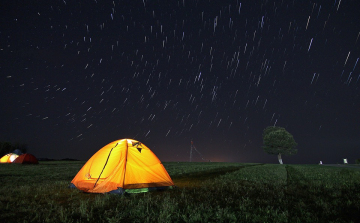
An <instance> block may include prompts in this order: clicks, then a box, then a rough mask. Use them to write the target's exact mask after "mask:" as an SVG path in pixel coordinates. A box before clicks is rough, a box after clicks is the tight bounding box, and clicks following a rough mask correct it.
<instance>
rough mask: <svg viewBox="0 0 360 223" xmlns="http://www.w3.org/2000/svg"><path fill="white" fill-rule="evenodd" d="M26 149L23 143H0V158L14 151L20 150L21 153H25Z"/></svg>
mask: <svg viewBox="0 0 360 223" xmlns="http://www.w3.org/2000/svg"><path fill="white" fill-rule="evenodd" d="M27 149H28V146H27V144H24V143H11V142H0V157H1V156H4V155H6V154H8V153H11V152H13V151H14V150H20V151H21V152H22V153H26V152H27Z"/></svg>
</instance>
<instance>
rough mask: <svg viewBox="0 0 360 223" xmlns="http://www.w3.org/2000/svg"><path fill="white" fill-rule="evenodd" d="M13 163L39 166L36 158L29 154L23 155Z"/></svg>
mask: <svg viewBox="0 0 360 223" xmlns="http://www.w3.org/2000/svg"><path fill="white" fill-rule="evenodd" d="M13 163H22V164H39V161H38V160H37V159H36V157H35V156H34V155H32V154H30V153H25V154H22V155H20V156H18V158H16V159H15V160H14V162H13Z"/></svg>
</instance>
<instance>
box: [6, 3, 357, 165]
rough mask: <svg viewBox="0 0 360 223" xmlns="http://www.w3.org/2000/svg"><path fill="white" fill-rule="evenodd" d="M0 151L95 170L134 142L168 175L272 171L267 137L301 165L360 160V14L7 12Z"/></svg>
mask: <svg viewBox="0 0 360 223" xmlns="http://www.w3.org/2000/svg"><path fill="white" fill-rule="evenodd" d="M0 10H1V17H0V18H1V26H0V34H1V35H0V38H1V39H0V55H1V60H0V61H1V62H0V74H1V76H0V78H1V80H0V88H1V90H0V99H1V103H0V106H1V110H0V126H1V128H0V141H10V142H13V143H15V142H20V143H26V144H28V152H30V153H32V154H34V155H35V156H37V157H39V158H40V157H48V158H55V159H62V158H75V159H81V160H87V159H89V158H90V157H91V156H92V155H93V154H94V153H95V152H96V151H97V150H99V149H100V148H101V147H103V146H105V145H106V144H108V143H110V142H112V141H115V140H117V139H122V138H132V139H136V140H139V141H141V142H142V143H144V144H145V145H147V146H148V147H149V148H150V149H151V150H152V151H153V152H154V153H155V154H156V155H157V156H158V157H159V158H160V160H162V161H188V160H189V155H190V142H191V140H193V141H194V145H195V146H196V148H197V150H198V151H199V152H200V153H201V154H202V156H201V155H199V154H198V153H196V152H194V153H193V160H194V161H202V158H203V159H204V160H212V161H224V162H268V163H276V162H277V157H276V156H271V155H268V154H266V153H265V152H264V151H263V149H262V132H263V130H264V128H265V127H267V126H274V125H275V126H280V127H284V128H286V130H288V131H289V132H290V133H291V134H292V135H293V136H294V139H295V141H296V142H297V143H298V146H297V149H298V154H297V155H295V156H285V157H283V160H284V163H314V164H315V163H319V161H320V160H322V161H323V163H341V162H342V159H343V158H347V159H348V160H349V162H350V163H354V160H355V159H356V158H360V81H359V79H360V62H359V57H360V2H359V1H358V0H335V1H331V0H326V1H308V0H306V1H300V0H299V1H298V0H296V1H295V0H294V1H285V0H284V1H271V0H263V1H252V0H247V1H245V0H237V1H225V0H224V1H223V0H222V1H195V0H181V1H171V0H166V1H161V0H157V1H150V0H131V1H130V0H129V1H101V0H89V1H70V0H56V1H20V0H18V1H7V2H2V3H1V6H0Z"/></svg>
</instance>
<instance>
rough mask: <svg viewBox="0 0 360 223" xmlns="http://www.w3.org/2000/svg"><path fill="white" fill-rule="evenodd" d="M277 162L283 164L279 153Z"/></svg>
mask: <svg viewBox="0 0 360 223" xmlns="http://www.w3.org/2000/svg"><path fill="white" fill-rule="evenodd" d="M278 160H279V163H280V164H283V161H282V159H281V153H279V154H278Z"/></svg>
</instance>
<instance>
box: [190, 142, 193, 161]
mask: <svg viewBox="0 0 360 223" xmlns="http://www.w3.org/2000/svg"><path fill="white" fill-rule="evenodd" d="M192 150H193V141H191V146H190V162H191V160H192Z"/></svg>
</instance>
